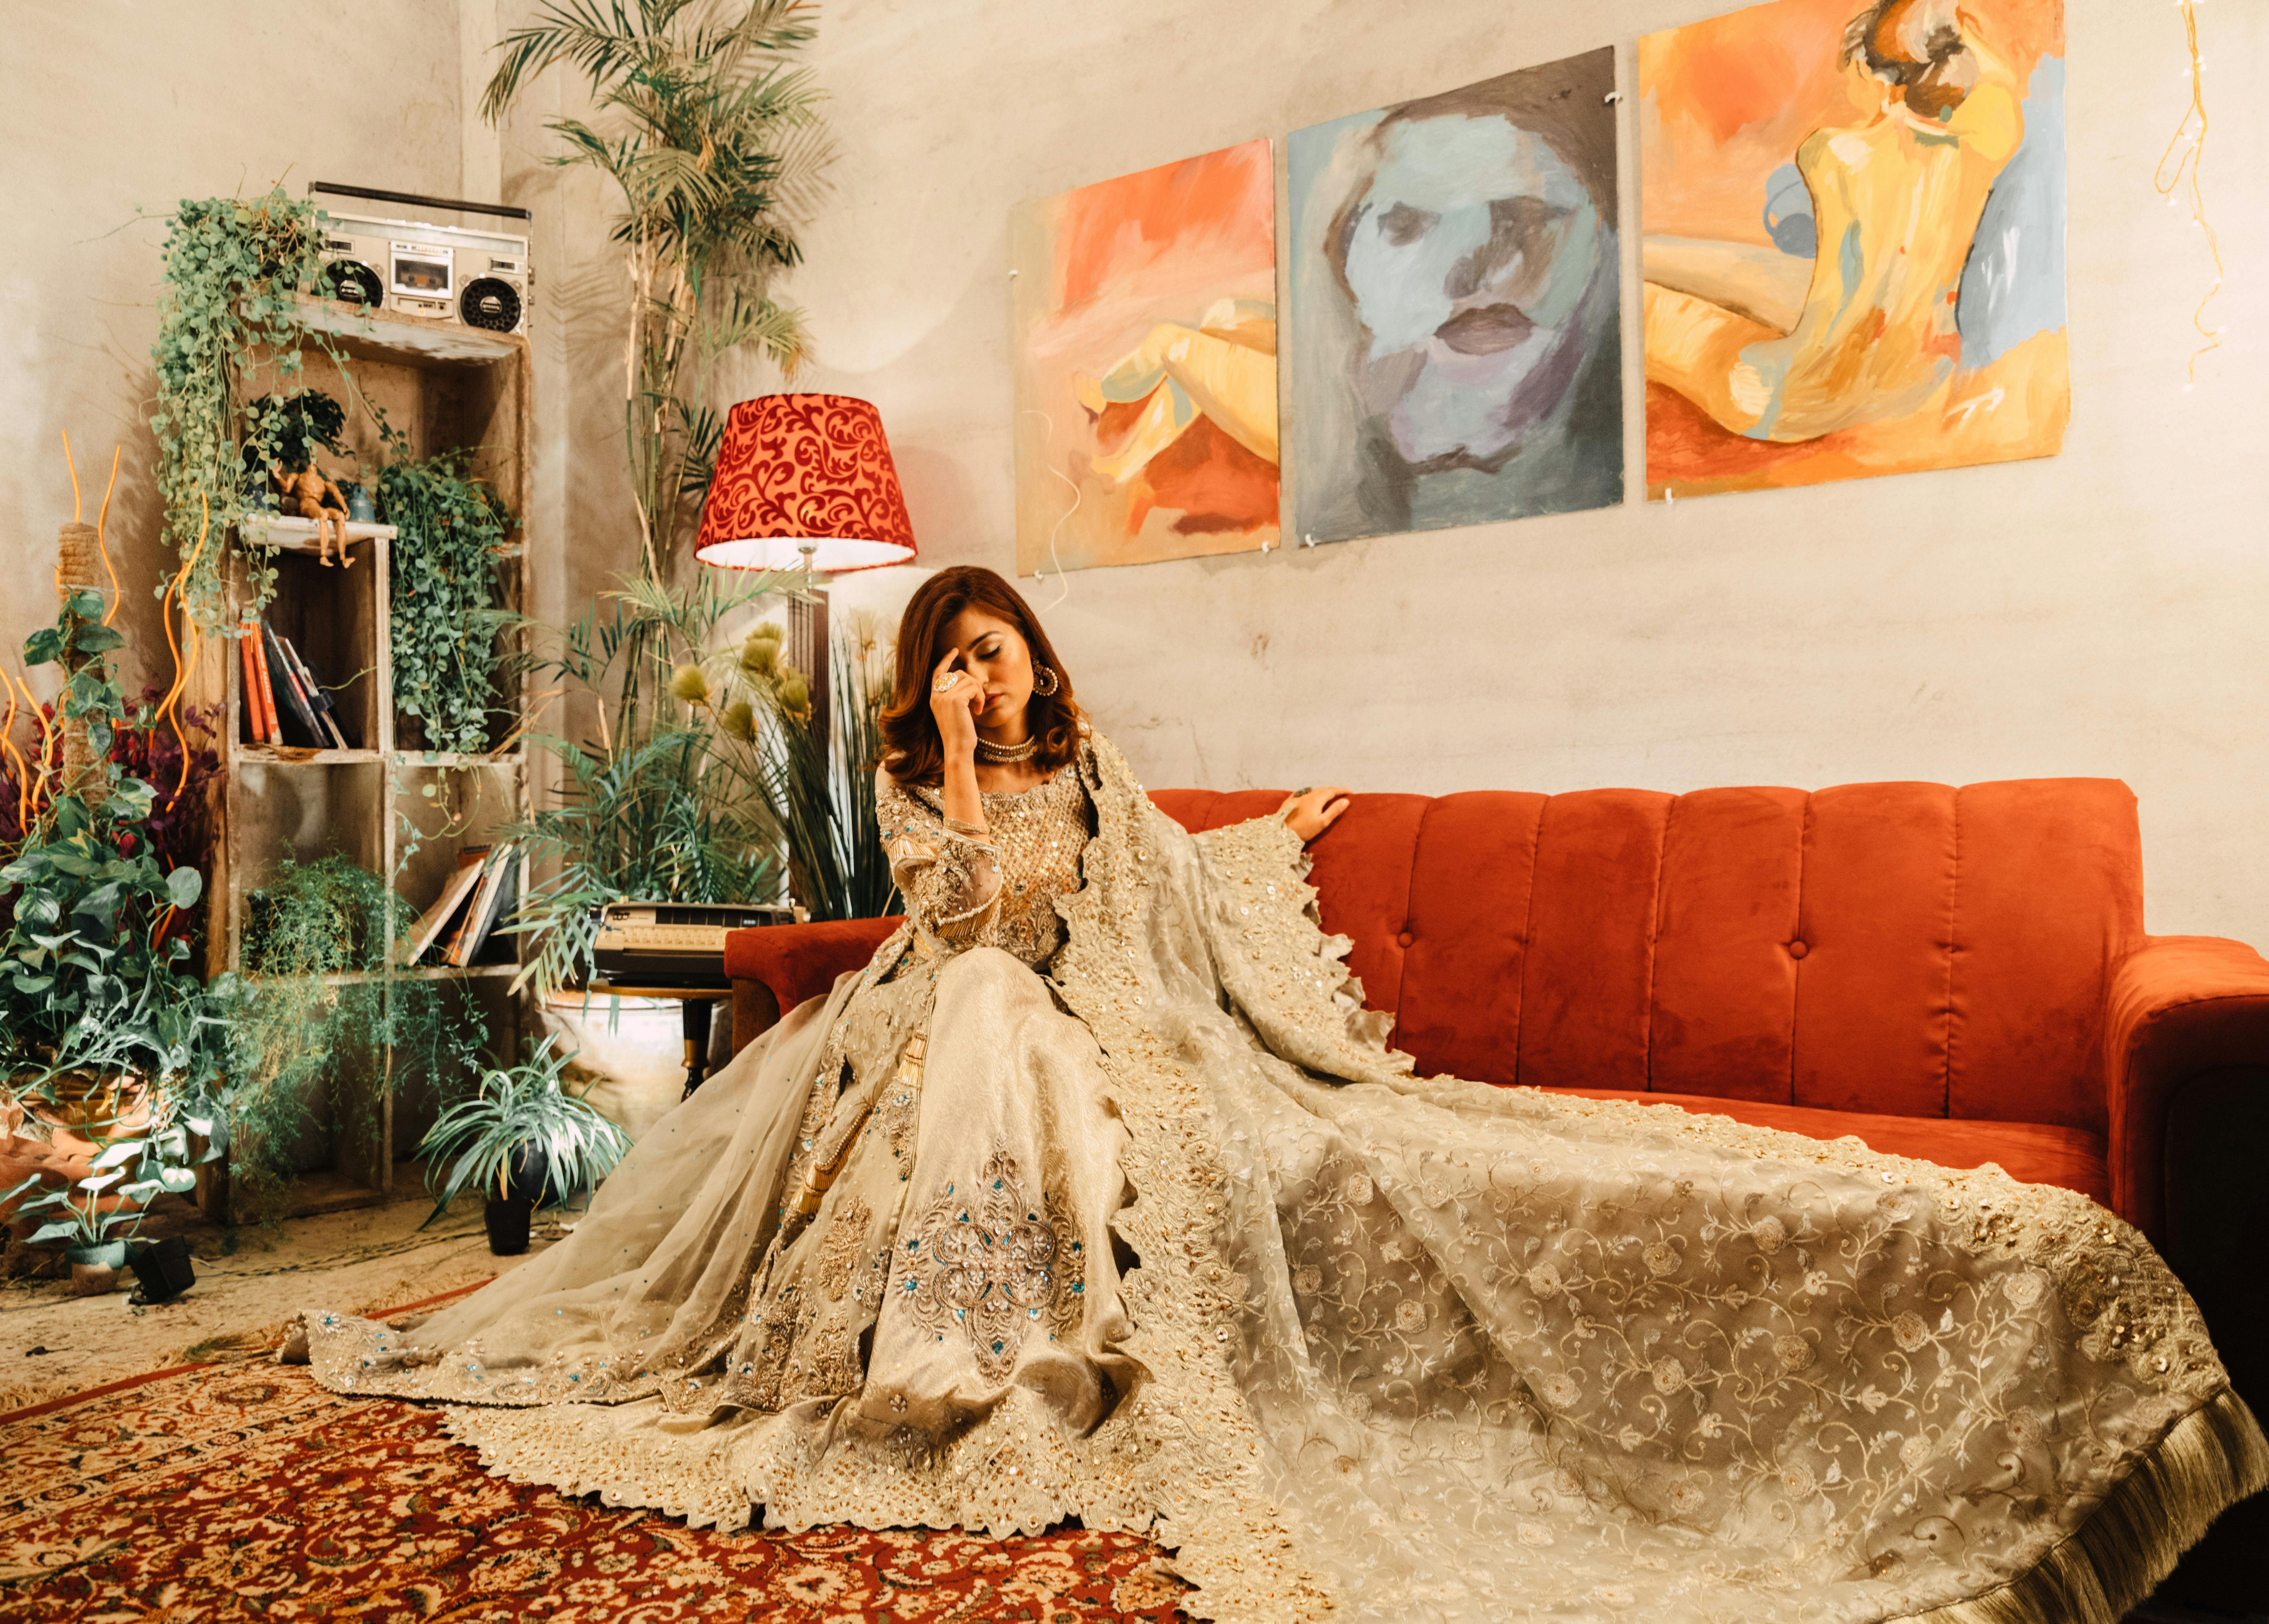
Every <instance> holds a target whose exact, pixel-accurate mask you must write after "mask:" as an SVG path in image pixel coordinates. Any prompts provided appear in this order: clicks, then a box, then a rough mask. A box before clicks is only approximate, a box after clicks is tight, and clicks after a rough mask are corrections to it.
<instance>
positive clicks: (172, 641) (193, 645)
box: [158, 491, 212, 812]
mask: <svg viewBox="0 0 2269 1624" xmlns="http://www.w3.org/2000/svg"><path fill="white" fill-rule="evenodd" d="M197 506H198V510H199V514H200V517H199V520H198V523H197V544H196V546H195V547H193V548H191V549H190V550H189V556H188V557H187V558H185V559H183V560H182V561H181V569H180V570H179V571H177V572H175V573H174V579H171V580H169V581H167V582H166V595H165V597H164V598H163V599H162V600H161V601H160V602H159V605H158V618H159V620H161V621H163V622H164V623H165V626H166V647H167V648H169V649H171V650H172V651H173V654H174V685H173V686H172V687H171V688H168V689H167V690H166V697H165V698H164V699H162V700H161V701H159V705H158V714H159V717H160V718H162V719H163V720H165V721H166V724H167V725H168V726H170V727H172V728H173V730H174V741H175V742H177V743H179V744H180V745H181V772H180V773H179V775H178V776H176V777H175V778H174V790H173V793H172V794H169V795H167V796H166V811H168V812H171V811H172V810H173V809H174V803H175V802H176V801H180V800H181V791H182V789H183V788H184V787H186V786H188V781H189V739H188V734H185V733H183V732H182V731H181V690H183V689H185V688H187V687H188V685H189V668H190V667H192V666H193V665H195V664H196V659H197V654H198V653H199V649H200V646H201V644H202V641H203V639H202V636H201V634H200V633H199V632H198V631H197V621H196V616H194V615H191V616H186V617H184V620H183V623H182V624H184V625H186V626H187V627H188V633H189V647H188V653H187V655H184V654H183V653H182V652H181V641H180V639H177V638H175V637H174V605H176V604H177V603H179V602H181V592H182V587H183V584H184V583H185V582H187V581H188V579H189V572H190V571H192V570H194V569H196V567H197V560H198V559H199V558H200V557H203V555H204V550H205V541H206V538H207V537H209V536H210V535H211V534H212V504H211V502H210V501H208V500H207V499H206V498H205V496H204V493H203V492H202V491H200V492H198V494H197Z"/></svg>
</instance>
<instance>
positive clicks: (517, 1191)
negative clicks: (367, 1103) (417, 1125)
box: [418, 1037, 630, 1258]
mask: <svg viewBox="0 0 2269 1624" xmlns="http://www.w3.org/2000/svg"><path fill="white" fill-rule="evenodd" d="M554 1041H555V1040H554V1039H553V1038H551V1037H546V1038H545V1039H544V1040H543V1043H542V1044H540V1045H537V1047H536V1052H535V1053H534V1054H533V1055H532V1056H530V1057H529V1058H528V1060H527V1061H525V1062H524V1063H523V1064H521V1065H519V1066H513V1067H492V1068H491V1070H490V1071H489V1072H488V1073H487V1074H485V1075H484V1076H483V1077H482V1079H481V1083H480V1089H479V1090H478V1092H477V1093H476V1094H475V1095H474V1096H472V1097H471V1098H470V1099H467V1100H462V1101H460V1102H459V1103H458V1104H455V1105H453V1106H451V1107H450V1108H449V1109H448V1110H447V1111H443V1112H442V1113H441V1115H440V1118H439V1119H437V1120H436V1121H435V1122H434V1124H433V1126H432V1128H430V1129H428V1130H427V1132H426V1134H425V1140H423V1141H422V1142H421V1143H420V1144H419V1146H418V1151H419V1154H421V1155H424V1156H425V1158H426V1167H427V1172H426V1182H427V1184H428V1185H429V1186H433V1187H434V1201H433V1210H432V1212H431V1213H430V1214H427V1215H426V1218H425V1222H427V1223H431V1222H433V1220H434V1219H436V1218H438V1217H440V1215H441V1214H442V1213H443V1212H445V1211H447V1208H448V1206H449V1203H450V1202H451V1201H454V1200H456V1199H457V1197H458V1196H459V1195H461V1194H462V1193H463V1192H465V1191H467V1190H469V1189H473V1188H475V1187H478V1188H481V1189H484V1190H485V1191H486V1192H487V1193H488V1204H487V1208H486V1211H485V1214H484V1216H485V1217H486V1219H487V1221H488V1231H489V1250H490V1251H491V1252H494V1253H495V1254H496V1255H497V1256H498V1257H500V1258H508V1257H512V1256H514V1255H515V1254H517V1253H520V1252H523V1251H527V1250H528V1220H529V1218H530V1217H531V1216H532V1215H533V1214H534V1213H535V1211H536V1207H538V1206H543V1205H553V1204H557V1203H558V1202H561V1201H565V1200H571V1199H573V1198H574V1197H576V1196H578V1195H580V1196H582V1197H584V1198H585V1199H587V1200H588V1196H589V1193H590V1192H591V1191H593V1190H594V1189H595V1188H597V1187H598V1184H599V1181H600V1180H601V1179H602V1178H604V1177H606V1176H607V1175H608V1174H609V1173H610V1172H611V1171H613V1170H614V1166H615V1163H617V1162H619V1161H621V1160H622V1159H623V1155H624V1153H625V1151H627V1150H628V1149H629V1148H630V1139H629V1136H628V1135H626V1134H625V1133H624V1132H623V1131H622V1129H621V1128H619V1127H617V1126H615V1124H613V1123H612V1122H610V1121H609V1120H608V1119H607V1118H605V1117H603V1116H602V1115H601V1114H600V1113H599V1110H598V1108H597V1107H596V1106H595V1105H592V1104H589V1103H588V1101H586V1100H584V1099H582V1098H581V1097H580V1096H576V1095H573V1094H570V1093H568V1092H567V1091H566V1089H565V1088H564V1087H563V1086H562V1085H561V1074H562V1073H563V1072H564V1071H565V1069H566V1066H567V1062H568V1061H569V1060H570V1059H573V1055H572V1054H566V1053H558V1052H554V1051H553V1047H552V1045H553V1043H554ZM445 1163H446V1164H447V1165H446V1170H445V1167H444V1164H445ZM437 1175H438V1177H437ZM421 1227H422V1226H421Z"/></svg>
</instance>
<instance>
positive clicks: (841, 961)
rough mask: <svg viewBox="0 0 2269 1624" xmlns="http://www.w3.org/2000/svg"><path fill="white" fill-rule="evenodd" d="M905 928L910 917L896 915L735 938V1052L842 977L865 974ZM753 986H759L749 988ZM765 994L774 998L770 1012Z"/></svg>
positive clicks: (773, 928)
mask: <svg viewBox="0 0 2269 1624" xmlns="http://www.w3.org/2000/svg"><path fill="white" fill-rule="evenodd" d="M904 923H905V916H904V915H901V914H892V915H891V916H889V917H888V918H885V919H814V920H812V921H810V922H809V924H804V925H761V926H757V927H756V928H755V929H753V930H736V931H733V932H731V933H729V934H728V935H727V936H726V938H725V974H726V975H727V976H728V977H729V978H731V980H732V983H733V1052H735V1054H737V1053H739V1052H741V1050H742V1048H743V1046H744V1045H747V1044H748V1043H749V1042H750V1039H752V1038H754V1037H756V1036H757V1034H758V1033H759V1032H761V1031H763V1030H765V1028H766V1027H768V1026H770V1025H771V1024H772V1022H774V1021H777V1020H779V1019H780V1016H781V1015H785V1014H787V1012H788V1011H789V1010H791V1009H793V1008H795V1007H796V1006H797V1005H798V1004H800V1003H802V1002H803V1000H805V999H807V998H816V997H817V996H818V995H819V994H821V993H824V992H826V991H827V990H828V989H829V988H830V987H831V986H833V985H835V978H837V977H838V976H840V975H842V974H843V973H845V972H846V971H854V970H863V969H865V968H866V965H867V961H868V959H870V958H872V957H874V956H875V949H877V948H879V947H881V946H882V945H883V940H884V939H885V938H886V937H888V936H889V935H890V934H891V932H892V931H894V930H896V929H898V926H900V925H902V924H904ZM750 983H753V984H755V985H747V984H750ZM759 987H761V989H762V993H758V988H759ZM764 994H769V995H770V1006H771V1007H770V1008H769V1010H767V1009H766V1008H765V996H764ZM744 1028H745V1030H744Z"/></svg>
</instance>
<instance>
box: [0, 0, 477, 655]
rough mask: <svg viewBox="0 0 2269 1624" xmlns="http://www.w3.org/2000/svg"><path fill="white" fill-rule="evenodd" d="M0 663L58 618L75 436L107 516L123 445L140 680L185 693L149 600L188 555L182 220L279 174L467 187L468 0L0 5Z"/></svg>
mask: <svg viewBox="0 0 2269 1624" xmlns="http://www.w3.org/2000/svg"><path fill="white" fill-rule="evenodd" d="M0 39H4V41H5V43H4V46H0V152H5V153H6V155H7V156H6V159H5V173H6V177H7V178H6V181H5V182H4V185H0V197H4V199H5V205H4V207H0V424H5V432H4V433H0V658H5V659H6V660H7V661H9V662H10V668H11V670H19V669H20V667H19V666H18V655H19V653H20V652H21V649H22V647H23V641H24V638H25V636H26V633H28V632H29V631H32V630H33V627H35V626H37V625H39V624H42V623H44V622H46V621H48V620H49V619H51V618H53V616H54V614H55V590H54V585H53V574H54V570H55V528H56V526H57V525H58V524H59V523H61V522H62V521H63V520H68V519H69V518H70V516H71V493H70V480H69V478H68V477H67V476H66V475H65V473H64V469H63V450H62V440H61V434H62V433H63V432H64V431H69V432H70V438H71V446H72V449H73V450H74V452H76V454H78V463H79V478H80V481H81V484H82V485H83V486H84V487H85V492H86V518H87V520H88V521H89V522H90V523H91V522H92V521H93V519H94V517H95V507H96V505H97V504H98V503H99V502H100V498H101V493H102V484H103V480H104V477H105V476H106V475H107V470H108V469H109V465H110V455H111V449H112V447H114V446H122V447H124V451H125V454H124V458H123V461H122V466H121V469H120V473H119V479H118V494H117V496H116V498H115V500H114V502H113V505H112V507H111V513H110V525H109V535H110V538H111V541H112V543H113V553H114V556H115V557H116V558H117V560H118V563H119V567H120V572H121V574H122V578H123V579H125V581H126V583H127V586H128V592H127V604H128V609H127V613H128V616H129V621H130V625H131V633H132V639H133V643H134V658H133V659H132V661H130V662H129V679H133V678H134V676H135V668H139V670H140V671H141V672H142V674H143V675H146V676H147V677H149V678H150V679H152V680H155V679H157V678H159V677H161V676H165V677H170V674H171V668H170V665H169V664H168V662H167V660H166V654H165V641H164V637H163V634H162V632H161V631H160V629H159V624H158V616H157V610H156V600H155V599H154V598H153V597H152V595H151V588H152V584H153V583H154V582H155V581H156V580H157V579H159V574H160V572H161V571H162V569H163V568H164V566H165V564H166V560H167V558H168V557H170V555H169V554H167V553H166V551H165V550H163V549H162V548H161V547H160V545H159V541H158V531H159V513H158V502H157V495H156V490H155V487H154V484H153V482H152V461H153V458H154V456H155V453H156V447H155V443H154V442H153V440H152V438H151V434H150V415H151V407H152V397H153V396H154V395H155V393H156V388H157V383H156V378H155V374H154V373H153V372H152V367H151V364H150V346H151V343H152V341H153V340H154V339H155V337H156V336H157V313H156V299H157V292H158V277H159V245H160V244H161V243H162V242H163V241H164V240H165V234H166V228H165V222H166V217H167V216H168V215H169V214H170V213H171V212H172V210H173V208H174V204H175V203H177V202H178V201H179V200H180V199H181V198H183V197H206V196H228V195H230V194H233V193H236V192H238V191H242V192H244V193H245V194H247V195H254V194H258V193H261V192H264V191H266V190H267V189H268V187H269V185H270V183H271V182H272V181H276V180H277V179H279V178H280V179H281V180H282V181H284V183H285V186H286V188H289V189H290V190H291V191H292V192H293V193H294V194H295V195H297V194H303V193H304V192H305V190H306V187H307V182H308V181H312V180H324V181H362V182H364V183H366V184H368V185H373V186H381V187H386V188H395V189H400V190H405V191H421V192H440V193H444V194H448V193H455V191H456V190H457V188H458V185H459V180H460V148H461V141H460V136H461V128H460V117H459V111H460V109H459V92H458V82H459V76H460V60H459V59H460V50H459V39H458V18H457V7H456V4H455V0H388V5H387V7H386V16H385V18H384V20H383V22H382V23H381V22H380V21H378V20H377V19H376V18H374V17H373V14H372V13H371V12H370V11H368V10H367V9H366V8H360V7H353V6H345V5H335V4H308V3H307V0H227V4H218V3H216V0H200V3H199V4H152V0H140V3H139V4H137V3H136V0H0ZM137 210H140V211H141V214H142V216H143V217H144V218H137V214H136V211H137ZM152 649H154V650H155V651H156V654H155V657H154V658H151V657H150V654H149V651H151V650H152ZM53 676H54V671H53V668H52V667H50V668H45V669H44V670H43V671H42V672H41V673H38V674H35V675H34V676H33V681H34V683H35V684H37V685H39V686H40V689H41V692H42V693H45V692H48V691H49V690H50V689H51V688H52V686H53Z"/></svg>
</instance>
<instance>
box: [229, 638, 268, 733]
mask: <svg viewBox="0 0 2269 1624" xmlns="http://www.w3.org/2000/svg"><path fill="white" fill-rule="evenodd" d="M259 640H260V638H259V633H257V632H256V631H254V630H253V628H252V623H251V622H250V621H246V622H245V623H244V624H242V625H240V626H239V627H238V628H237V632H236V653H237V663H238V664H239V665H240V666H242V667H243V668H244V690H243V692H242V694H241V695H240V697H239V698H238V701H237V706H236V708H237V711H238V713H239V714H240V716H241V717H242V719H243V721H244V742H246V743H247V744H265V743H267V742H268V719H267V717H266V715H265V714H264V713H263V712H262V710H261V708H260V668H259V667H258V666H256V665H255V664H253V662H252V651H253V648H254V646H255V645H256V644H257V643H258V642H259Z"/></svg>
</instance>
